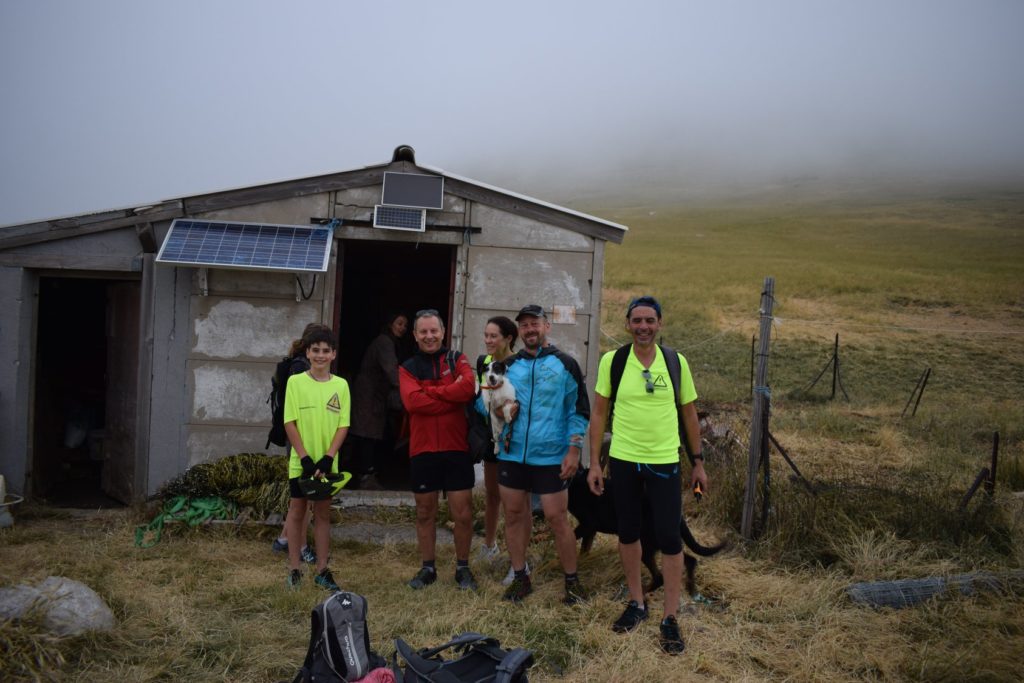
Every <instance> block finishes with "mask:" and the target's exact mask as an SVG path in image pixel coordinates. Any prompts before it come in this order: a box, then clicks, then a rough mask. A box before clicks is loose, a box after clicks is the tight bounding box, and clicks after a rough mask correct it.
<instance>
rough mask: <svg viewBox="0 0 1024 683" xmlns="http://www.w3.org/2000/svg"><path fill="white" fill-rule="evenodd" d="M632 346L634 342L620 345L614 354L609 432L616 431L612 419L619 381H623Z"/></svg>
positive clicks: (609, 404) (609, 407)
mask: <svg viewBox="0 0 1024 683" xmlns="http://www.w3.org/2000/svg"><path fill="white" fill-rule="evenodd" d="M632 348H633V345H632V344H626V345H625V346H620V347H619V348H617V349H615V355H614V356H612V368H611V381H612V391H611V395H610V396H609V397H608V421H607V422H606V423H605V424H607V425H608V427H607V430H608V431H609V432H611V431H614V430H613V428H612V421H613V418H614V417H615V397H616V396H618V394H619V382H621V381H622V373H624V372H625V371H626V361H628V360H629V350H630V349H632Z"/></svg>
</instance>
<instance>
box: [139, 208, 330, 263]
mask: <svg viewBox="0 0 1024 683" xmlns="http://www.w3.org/2000/svg"><path fill="white" fill-rule="evenodd" d="M332 235H333V232H332V231H331V230H330V229H328V228H321V227H308V226H299V225H272V224H268V223H234V222H228V221H204V220H192V219H189V218H176V219H175V220H174V222H173V223H171V229H170V231H169V232H168V233H167V237H166V238H165V239H164V243H163V245H161V247H160V253H159V254H157V257H156V260H157V262H158V263H169V264H171V265H179V266H212V267H215V268H240V269H243V270H274V271H282V272H289V273H293V272H297V271H304V272H316V273H325V272H327V261H328V259H329V258H330V254H331V239H332Z"/></svg>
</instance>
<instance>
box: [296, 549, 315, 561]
mask: <svg viewBox="0 0 1024 683" xmlns="http://www.w3.org/2000/svg"><path fill="white" fill-rule="evenodd" d="M299 556H300V557H302V561H303V562H305V563H306V564H316V551H315V550H313V549H312V548H310V547H309V546H308V545H304V546H302V550H300V551H299Z"/></svg>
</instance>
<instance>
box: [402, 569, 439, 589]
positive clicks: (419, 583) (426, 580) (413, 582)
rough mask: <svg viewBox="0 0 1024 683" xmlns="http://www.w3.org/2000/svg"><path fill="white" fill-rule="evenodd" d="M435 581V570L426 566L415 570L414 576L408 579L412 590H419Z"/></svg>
mask: <svg viewBox="0 0 1024 683" xmlns="http://www.w3.org/2000/svg"><path fill="white" fill-rule="evenodd" d="M435 581H437V572H436V571H435V570H433V569H430V568H428V567H420V570H419V571H418V572H416V576H414V577H412V578H411V579H409V588H412V589H413V590H417V591H418V590H419V589H421V588H426V587H427V586H429V585H430V584H432V583H434V582H435Z"/></svg>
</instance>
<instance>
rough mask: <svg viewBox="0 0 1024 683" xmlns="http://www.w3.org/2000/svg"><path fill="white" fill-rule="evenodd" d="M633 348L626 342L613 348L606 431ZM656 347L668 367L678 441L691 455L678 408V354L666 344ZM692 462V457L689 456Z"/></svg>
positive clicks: (610, 426) (679, 367)
mask: <svg viewBox="0 0 1024 683" xmlns="http://www.w3.org/2000/svg"><path fill="white" fill-rule="evenodd" d="M632 348H633V345H632V344H626V345H625V346H620V347H619V348H618V349H616V350H615V355H614V356H612V367H611V378H610V379H611V384H612V387H611V389H612V390H611V396H609V397H608V405H609V408H608V431H609V432H612V431H614V427H613V420H614V418H615V397H616V395H618V393H619V382H621V381H622V373H623V372H625V371H626V361H627V360H629V351H630V349H632ZM658 348H659V349H661V354H662V355H663V356H664V357H665V366H666V367H667V368H668V376H669V378H670V379H671V380H672V392H673V394H674V395H675V397H676V417H677V418H678V420H679V443H680V444H681V446H682V448H683V449H684V450H685V451H686V454H687V456H691V455H692V454H691V453H690V442H689V441H688V440H687V439H686V425H685V424H684V423H683V412H682V411H681V410H680V409H679V384H680V382H681V381H682V380H681V375H682V372H683V368H682V366H681V365H680V364H679V356H678V355H677V354H676V351H675V349H671V348H669V347H667V346H662V345H661V344H658ZM691 462H692V458H691Z"/></svg>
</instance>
